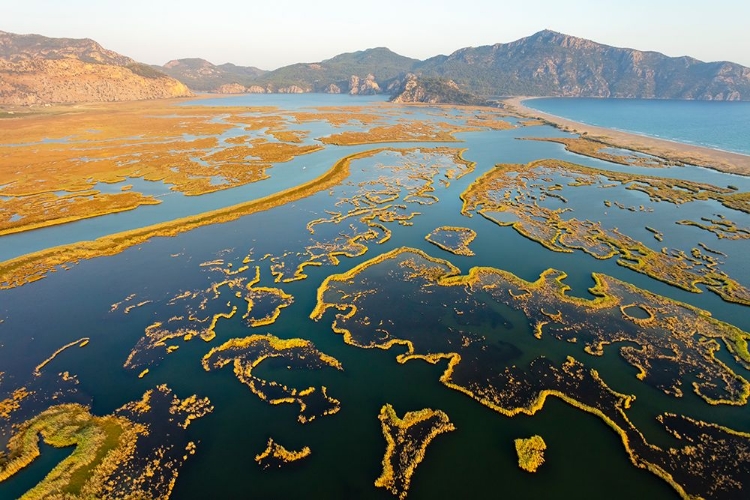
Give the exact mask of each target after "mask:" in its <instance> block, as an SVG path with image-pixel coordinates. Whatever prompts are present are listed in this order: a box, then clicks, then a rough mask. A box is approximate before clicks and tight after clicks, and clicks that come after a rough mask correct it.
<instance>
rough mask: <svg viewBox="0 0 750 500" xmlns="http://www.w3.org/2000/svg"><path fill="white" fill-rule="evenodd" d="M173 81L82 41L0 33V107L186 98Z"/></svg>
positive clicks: (182, 88) (184, 90)
mask: <svg viewBox="0 0 750 500" xmlns="http://www.w3.org/2000/svg"><path fill="white" fill-rule="evenodd" d="M190 95H192V93H191V92H190V90H189V89H188V88H187V87H186V86H185V85H184V84H182V83H180V82H179V81H177V80H175V79H173V78H170V77H169V76H167V75H165V74H163V73H161V72H158V71H155V70H154V69H153V68H151V67H150V66H147V65H144V64H139V63H137V62H135V61H134V60H132V59H130V58H129V57H125V56H123V55H120V54H118V53H116V52H113V51H110V50H106V49H104V48H102V47H101V46H100V45H99V44H98V43H96V42H94V41H93V40H88V39H82V40H77V39H68V38H46V37H43V36H39V35H15V34H12V33H6V32H0V104H11V105H34V104H48V103H70V102H91V101H130V100H142V99H163V98H168V97H185V96H190Z"/></svg>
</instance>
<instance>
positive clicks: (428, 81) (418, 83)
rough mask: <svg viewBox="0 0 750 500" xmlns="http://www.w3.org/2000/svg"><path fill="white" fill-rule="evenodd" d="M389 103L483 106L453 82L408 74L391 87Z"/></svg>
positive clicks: (480, 100)
mask: <svg viewBox="0 0 750 500" xmlns="http://www.w3.org/2000/svg"><path fill="white" fill-rule="evenodd" d="M391 88H392V92H393V97H391V99H390V100H391V102H396V103H413V102H417V103H419V102H421V103H427V104H474V105H478V104H484V103H485V101H484V100H482V99H479V98H478V97H477V96H475V95H473V94H470V93H468V92H464V91H463V90H461V89H460V88H459V87H458V85H457V84H456V82H454V81H453V80H445V79H442V78H435V77H429V76H420V77H418V76H416V75H415V74H413V73H409V74H407V75H406V77H404V78H403V80H401V81H399V82H398V84H396V85H393V86H392V87H391Z"/></svg>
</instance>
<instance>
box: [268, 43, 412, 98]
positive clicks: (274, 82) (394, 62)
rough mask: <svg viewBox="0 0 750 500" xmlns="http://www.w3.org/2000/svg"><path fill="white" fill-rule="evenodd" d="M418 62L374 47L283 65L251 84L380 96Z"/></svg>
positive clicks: (385, 49)
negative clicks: (388, 85) (309, 61)
mask: <svg viewBox="0 0 750 500" xmlns="http://www.w3.org/2000/svg"><path fill="white" fill-rule="evenodd" d="M418 62H419V60H418V59H412V58H410V57H404V56H401V55H399V54H396V53H395V52H393V51H391V50H389V49H387V48H385V47H378V48H374V49H367V50H362V51H358V52H351V53H345V54H340V55H337V56H336V57H332V58H331V59H326V60H325V61H321V62H317V63H301V64H292V65H291V66H284V67H283V68H279V69H277V70H274V71H269V72H268V73H265V74H264V75H262V76H261V77H260V78H258V79H257V80H256V81H255V82H254V83H255V84H256V85H260V86H262V87H265V88H268V89H270V90H272V91H279V89H285V88H289V87H292V86H295V87H298V88H300V89H302V90H304V91H306V92H329V93H339V92H349V93H352V94H373V93H380V92H381V89H382V88H385V87H386V86H387V84H388V83H389V82H390V81H391V80H393V79H394V78H396V77H397V76H399V75H403V74H404V73H406V72H408V71H410V70H411V68H412V67H413V66H414V65H415V64H416V63H418Z"/></svg>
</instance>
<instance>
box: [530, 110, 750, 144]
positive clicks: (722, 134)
mask: <svg viewBox="0 0 750 500" xmlns="http://www.w3.org/2000/svg"><path fill="white" fill-rule="evenodd" d="M524 105H525V106H527V107H529V108H532V109H536V110H538V111H543V112H545V113H549V114H551V115H555V116H560V117H562V118H567V119H569V120H575V121H577V122H581V123H586V124H588V125H596V126H599V127H607V128H611V129H616V130H621V131H624V132H633V133H636V134H642V135H647V136H651V137H658V138H660V139H668V140H671V141H677V142H683V143H686V144H695V145H698V146H705V147H709V148H713V149H720V150H724V151H732V152H735V153H742V154H747V155H750V102H737V101H684V100H661V99H593V98H572V97H549V98H546V97H545V98H541V99H528V100H526V101H524Z"/></svg>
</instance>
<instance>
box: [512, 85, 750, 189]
mask: <svg viewBox="0 0 750 500" xmlns="http://www.w3.org/2000/svg"><path fill="white" fill-rule="evenodd" d="M525 99H529V98H528V97H512V98H510V99H506V100H505V101H503V104H504V105H505V107H506V108H507V109H508V110H510V111H514V112H515V113H517V114H519V115H521V116H523V117H527V118H536V119H539V120H544V121H545V122H547V123H549V124H551V125H553V126H555V127H557V128H559V129H561V130H564V131H566V132H572V133H575V134H579V135H585V136H586V137H587V138H588V139H592V140H597V141H600V142H602V143H605V144H607V145H609V146H613V147H617V148H623V149H629V150H632V151H639V152H642V153H648V154H651V155H654V156H658V157H660V158H664V159H666V160H672V161H678V162H681V163H687V164H690V165H698V166H701V167H707V168H711V169H714V170H718V171H720V172H728V173H732V174H738V175H750V156H748V155H743V154H739V153H732V152H729V151H721V150H718V149H711V148H706V147H702V146H694V145H691V144H684V143H680V142H676V141H668V140H665V139H657V138H654V137H648V136H645V135H639V134H633V133H628V132H621V131H619V130H612V129H608V128H604V127H597V126H594V125H587V124H585V123H580V122H576V121H573V120H568V119H566V118H561V117H559V116H555V115H551V114H549V113H544V112H542V111H537V110H536V109H531V108H529V107H526V106H524V105H523V101H524V100H525Z"/></svg>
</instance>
